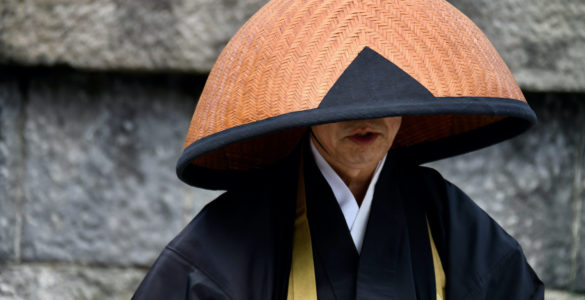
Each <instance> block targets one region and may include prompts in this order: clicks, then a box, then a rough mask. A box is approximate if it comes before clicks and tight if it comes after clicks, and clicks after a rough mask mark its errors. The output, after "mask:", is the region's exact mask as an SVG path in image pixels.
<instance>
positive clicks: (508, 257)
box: [411, 167, 544, 299]
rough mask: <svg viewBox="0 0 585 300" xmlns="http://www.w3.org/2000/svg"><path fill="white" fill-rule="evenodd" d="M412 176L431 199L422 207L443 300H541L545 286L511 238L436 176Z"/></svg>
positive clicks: (426, 172)
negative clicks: (443, 279) (441, 272)
mask: <svg viewBox="0 0 585 300" xmlns="http://www.w3.org/2000/svg"><path fill="white" fill-rule="evenodd" d="M413 173H415V174H414V176H415V178H417V180H418V181H419V182H420V183H421V184H424V185H425V187H426V188H425V189H424V190H425V191H427V192H428V193H430V195H428V197H426V199H427V203H426V207H427V211H428V216H429V222H430V223H431V228H432V231H433V236H434V237H435V242H436V243H437V248H438V251H439V254H440V256H441V261H442V263H443V267H444V269H445V272H446V275H447V286H446V290H447V295H448V296H447V299H544V285H543V284H542V282H541V281H540V279H539V278H538V276H537V275H536V274H535V272H534V271H533V270H532V268H531V267H530V265H529V264H528V263H527V261H526V257H525V256H524V253H523V251H522V248H521V246H520V245H519V244H518V242H517V241H516V240H515V239H514V238H513V237H512V236H510V235H509V234H508V233H507V232H506V231H505V230H504V229H503V228H502V227H501V226H500V225H498V224H497V223H496V222H495V221H494V220H493V219H492V218H491V217H490V216H489V215H488V214H487V213H486V212H485V211H483V210H482V209H481V208H480V207H479V206H478V205H477V204H476V203H475V202H474V201H473V200H471V199H470V198H469V197H468V196H467V195H466V194H465V193H464V192H463V191H461V190H460V189H459V188H458V187H457V186H455V185H454V184H452V183H450V182H449V181H447V180H445V179H444V178H443V177H442V176H441V175H440V174H439V173H438V172H436V171H435V170H432V169H430V168H426V167H418V168H416V169H415V170H414V171H413ZM411 178H412V177H411Z"/></svg>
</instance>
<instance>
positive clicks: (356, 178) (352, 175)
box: [328, 161, 377, 206]
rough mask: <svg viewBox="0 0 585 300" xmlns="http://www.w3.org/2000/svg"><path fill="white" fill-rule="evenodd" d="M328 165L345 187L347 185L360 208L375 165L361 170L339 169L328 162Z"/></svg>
mask: <svg viewBox="0 0 585 300" xmlns="http://www.w3.org/2000/svg"><path fill="white" fill-rule="evenodd" d="M328 162H329V161H328ZM329 164H330V165H331V167H332V168H333V170H335V172H336V173H337V175H339V177H340V178H341V180H343V182H344V183H345V185H347V187H348V188H349V190H350V191H351V193H352V194H353V196H354V198H355V200H356V201H357V203H358V205H360V206H361V204H362V201H363V199H364V196H365V195H366V191H367V190H368V186H369V185H370V181H371V180H372V175H373V174H374V171H375V170H376V166H377V164H375V165H373V166H368V167H367V168H363V169H347V168H340V167H339V166H335V165H334V164H331V162H329Z"/></svg>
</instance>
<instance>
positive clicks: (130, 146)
mask: <svg viewBox="0 0 585 300" xmlns="http://www.w3.org/2000/svg"><path fill="white" fill-rule="evenodd" d="M186 78H187V79H185V80H186V81H185V82H183V81H181V80H179V79H173V77H172V76H170V77H165V76H154V77H148V76H145V77H141V76H125V75H124V76H123V75H115V74H91V73H89V74H87V73H76V72H70V73H59V72H56V73H55V72H47V73H45V74H43V75H39V76H36V77H34V78H32V79H30V87H29V92H28V95H29V102H28V106H27V112H26V113H27V115H28V118H27V122H26V127H25V132H26V135H25V141H26V154H27V157H26V161H27V166H28V167H27V168H26V172H25V174H24V179H25V183H26V189H25V199H26V200H25V202H24V205H23V214H24V217H23V237H22V257H23V260H25V261H47V262H48V261H68V262H81V263H91V264H104V265H143V266H146V265H150V264H151V263H152V261H153V260H154V258H155V257H156V256H157V255H158V253H159V252H160V251H161V249H162V247H163V246H164V245H165V244H166V243H168V242H169V241H170V239H171V238H172V237H174V236H175V235H176V234H177V233H178V232H179V231H180V230H181V228H182V227H183V226H184V224H185V221H186V218H185V215H184V210H185V206H186V203H193V201H195V203H196V200H192V199H188V198H189V197H192V196H193V193H192V192H187V190H188V189H189V188H188V187H187V186H186V185H185V184H183V183H182V182H180V181H179V180H178V179H177V178H176V175H175V163H176V159H177V158H178V156H179V155H180V153H181V151H182V145H183V142H184V136H185V133H186V131H187V128H188V124H189V120H190V118H191V114H192V111H193V107H194V101H193V99H194V98H195V97H196V96H197V92H198V90H199V89H200V85H201V80H202V79H201V78H199V77H193V76H186ZM195 196H196V195H195ZM193 205H194V204H189V206H190V207H192V206H193Z"/></svg>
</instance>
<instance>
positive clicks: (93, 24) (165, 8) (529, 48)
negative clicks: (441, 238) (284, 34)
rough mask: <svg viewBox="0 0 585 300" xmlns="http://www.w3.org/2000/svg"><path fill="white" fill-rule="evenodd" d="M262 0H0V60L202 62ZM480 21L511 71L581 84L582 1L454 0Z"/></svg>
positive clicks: (110, 65) (207, 62)
mask: <svg viewBox="0 0 585 300" xmlns="http://www.w3.org/2000/svg"><path fill="white" fill-rule="evenodd" d="M265 2H266V0H178V1H152V0H149V1H145V0H125V1H119V0H97V1H87V0H84V1H78V0H43V1H38V0H37V1H34V0H27V1H22V0H3V1H2V4H0V16H1V18H0V63H2V62H13V63H18V64H24V65H49V66H50V65H55V64H65V65H70V66H73V67H76V68H84V69H99V70H113V69H114V70H142V71H153V72H158V71H160V70H181V71H196V72H207V71H209V69H210V68H211V66H212V65H213V62H214V61H215V58H216V57H217V55H218V54H219V51H220V50H221V49H222V48H223V46H224V45H225V43H226V42H227V41H228V40H229V38H230V37H231V36H232V35H233V34H234V33H235V32H236V30H237V29H238V28H239V27H240V26H241V24H243V23H244V22H245V20H247V19H248V18H249V17H250V16H251V15H252V14H253V13H254V12H255V11H256V10H258V9H259V8H260V7H261V6H262V5H263V4H264V3H265ZM450 2H451V3H452V4H453V5H455V6H456V7H457V8H459V9H461V10H462V11H463V12H464V13H466V14H467V15H468V16H469V17H471V19H472V20H474V21H475V22H476V23H477V24H478V26H479V27H480V28H482V29H483V30H484V31H485V33H486V35H487V36H488V37H489V38H490V40H491V41H492V42H493V43H494V45H495V46H496V48H497V49H498V50H499V51H500V52H501V53H502V56H503V57H504V60H506V62H507V63H508V64H509V65H510V68H511V70H512V72H513V73H514V75H515V76H516V79H517V80H518V82H519V83H520V85H522V86H523V87H525V88H530V89H531V90H539V91H583V89H584V87H585V51H583V49H584V48H585V18H583V15H585V2H584V1H582V0H563V1H548V0H451V1H450Z"/></svg>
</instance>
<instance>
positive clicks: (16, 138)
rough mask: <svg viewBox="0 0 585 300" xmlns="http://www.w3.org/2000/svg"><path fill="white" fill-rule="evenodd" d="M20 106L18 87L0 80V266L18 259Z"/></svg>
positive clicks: (20, 192)
mask: <svg viewBox="0 0 585 300" xmlns="http://www.w3.org/2000/svg"><path fill="white" fill-rule="evenodd" d="M21 105H22V103H21V97H20V94H19V89H18V83H17V82H16V81H12V80H9V81H6V80H2V79H1V78H0V262H2V261H10V260H14V259H16V258H17V256H18V254H17V253H18V243H19V242H18V239H19V232H18V231H19V214H20V212H19V203H20V201H21V200H22V197H21V194H22V188H21V185H20V182H19V181H20V179H21V177H22V168H21V167H22V165H21V156H22V144H21V138H20V127H21V122H22V116H21Z"/></svg>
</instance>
